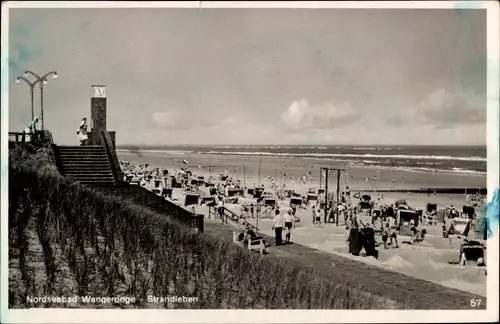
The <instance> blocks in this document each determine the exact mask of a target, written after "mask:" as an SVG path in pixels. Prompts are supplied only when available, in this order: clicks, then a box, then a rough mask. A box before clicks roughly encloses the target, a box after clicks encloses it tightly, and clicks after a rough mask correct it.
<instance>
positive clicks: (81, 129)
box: [76, 117, 89, 146]
mask: <svg viewBox="0 0 500 324" xmlns="http://www.w3.org/2000/svg"><path fill="white" fill-rule="evenodd" d="M76 134H77V135H78V139H79V140H80V146H84V145H88V141H89V138H88V136H87V118H86V117H83V119H82V122H81V123H80V126H78V129H77V130H76Z"/></svg>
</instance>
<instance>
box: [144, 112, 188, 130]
mask: <svg viewBox="0 0 500 324" xmlns="http://www.w3.org/2000/svg"><path fill="white" fill-rule="evenodd" d="M180 117H181V116H180V113H179V112H177V111H164V112H160V111H157V112H155V113H154V114H153V115H152V116H151V118H152V121H153V124H154V125H155V126H158V127H161V128H176V127H178V124H179V122H180V121H181V120H180Z"/></svg>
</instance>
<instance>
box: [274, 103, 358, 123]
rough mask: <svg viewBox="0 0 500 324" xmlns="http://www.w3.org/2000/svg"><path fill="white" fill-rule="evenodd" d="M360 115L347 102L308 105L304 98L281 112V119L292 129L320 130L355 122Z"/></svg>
mask: <svg viewBox="0 0 500 324" xmlns="http://www.w3.org/2000/svg"><path fill="white" fill-rule="evenodd" d="M360 115H361V114H360V113H359V112H358V111H356V110H353V109H352V108H351V107H350V105H348V104H344V105H341V106H336V105H334V104H333V103H331V102H326V103H323V104H319V105H310V104H309V102H307V101H306V100H298V101H294V102H292V104H291V105H290V107H288V109H287V110H285V111H284V112H283V113H282V114H281V119H282V120H283V122H285V124H286V125H287V126H288V127H289V128H291V129H292V130H320V129H331V128H341V127H343V126H346V125H347V124H353V123H356V122H357V121H358V120H359V117H360Z"/></svg>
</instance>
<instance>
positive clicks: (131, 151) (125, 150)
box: [116, 149, 194, 154]
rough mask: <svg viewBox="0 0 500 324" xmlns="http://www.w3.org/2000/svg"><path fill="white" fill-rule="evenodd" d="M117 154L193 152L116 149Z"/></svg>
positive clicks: (187, 152) (186, 152)
mask: <svg viewBox="0 0 500 324" xmlns="http://www.w3.org/2000/svg"><path fill="white" fill-rule="evenodd" d="M116 151H117V152H126V153H156V154H190V153H194V151H181V150H144V149H116Z"/></svg>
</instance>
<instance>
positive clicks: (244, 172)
mask: <svg viewBox="0 0 500 324" xmlns="http://www.w3.org/2000/svg"><path fill="white" fill-rule="evenodd" d="M246 169H247V165H246V164H243V194H245V190H246V187H247V186H246V179H247V176H246Z"/></svg>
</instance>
